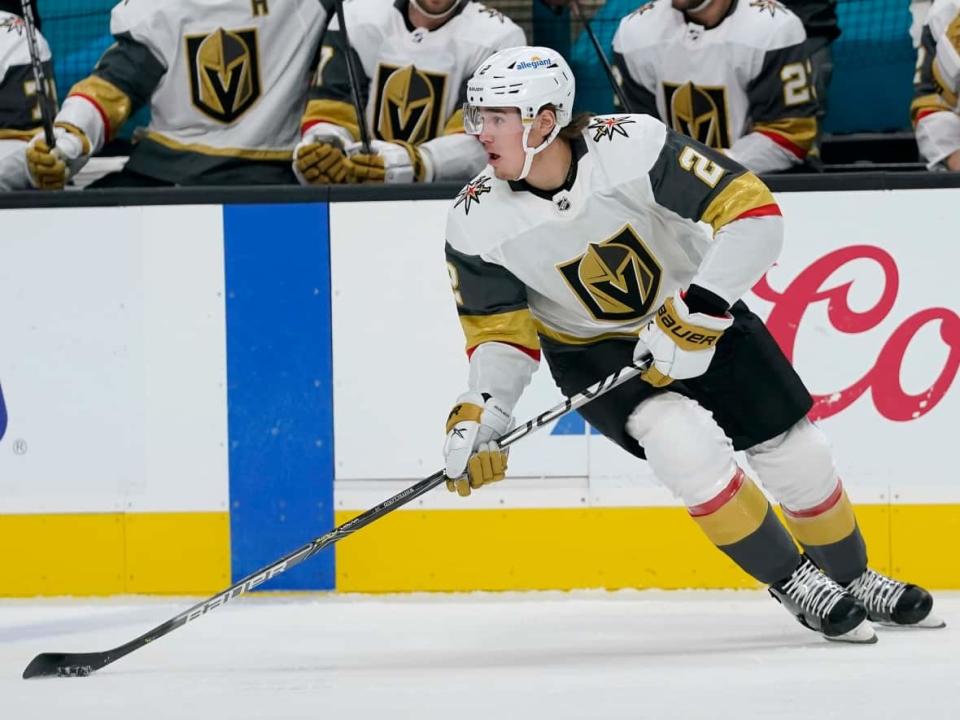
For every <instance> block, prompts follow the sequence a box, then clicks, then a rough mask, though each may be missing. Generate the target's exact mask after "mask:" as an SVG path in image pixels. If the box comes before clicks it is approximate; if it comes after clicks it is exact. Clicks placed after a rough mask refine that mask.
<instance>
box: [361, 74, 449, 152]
mask: <svg viewBox="0 0 960 720" xmlns="http://www.w3.org/2000/svg"><path fill="white" fill-rule="evenodd" d="M374 87H375V88H376V95H375V97H376V105H375V106H374V118H375V119H376V125H375V127H374V132H375V134H376V136H377V137H378V138H379V139H381V140H386V141H388V142H394V141H401V142H408V143H411V144H413V145H418V144H420V143H422V142H425V141H427V140H432V139H433V138H435V137H437V134H438V133H439V131H440V122H441V115H442V114H443V106H444V99H445V96H446V87H447V76H446V75H445V74H441V73H432V72H427V71H425V70H420V69H418V68H417V67H416V66H415V65H405V66H404V67H398V66H396V65H383V64H380V65H377V74H376V78H375V80H374Z"/></svg>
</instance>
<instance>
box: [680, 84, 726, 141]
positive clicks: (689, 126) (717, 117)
mask: <svg viewBox="0 0 960 720" xmlns="http://www.w3.org/2000/svg"><path fill="white" fill-rule="evenodd" d="M663 95H664V99H665V101H666V110H667V113H666V114H667V117H666V119H665V121H666V124H667V125H668V126H669V127H672V128H673V129H674V130H676V131H677V132H679V133H683V134H684V135H687V136H689V137H692V138H694V139H695V140H699V141H700V142H702V143H703V144H704V145H708V146H710V147H712V148H716V149H720V148H728V147H730V145H731V140H730V126H729V124H728V121H727V89H726V88H725V87H723V86H722V85H721V86H713V87H711V86H707V85H694V84H693V83H692V82H687V83H684V84H682V85H676V84H674V83H668V82H665V83H663Z"/></svg>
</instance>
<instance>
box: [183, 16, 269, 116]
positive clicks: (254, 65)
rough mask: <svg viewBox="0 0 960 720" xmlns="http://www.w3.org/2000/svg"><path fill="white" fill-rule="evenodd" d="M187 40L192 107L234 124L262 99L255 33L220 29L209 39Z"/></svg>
mask: <svg viewBox="0 0 960 720" xmlns="http://www.w3.org/2000/svg"><path fill="white" fill-rule="evenodd" d="M184 40H185V42H186V46H187V58H188V60H189V71H190V96H191V99H192V100H193V104H194V105H195V106H196V107H197V108H198V109H200V110H201V111H202V112H203V113H204V114H205V115H208V116H210V117H211V118H213V119H214V120H218V121H220V122H222V123H232V122H233V121H234V120H236V119H237V118H239V117H240V116H241V115H243V114H244V113H245V112H246V111H247V110H249V109H250V108H251V107H252V106H253V104H254V103H255V102H256V101H257V100H258V99H259V97H260V93H261V85H260V57H259V53H258V49H257V31H256V29H255V28H253V29H249V30H224V29H223V28H219V29H217V30H216V31H215V32H212V33H210V34H209V35H188V36H186V37H185V38H184Z"/></svg>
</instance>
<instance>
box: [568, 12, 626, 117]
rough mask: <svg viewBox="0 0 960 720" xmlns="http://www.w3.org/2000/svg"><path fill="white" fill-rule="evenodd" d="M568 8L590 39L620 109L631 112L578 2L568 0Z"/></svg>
mask: <svg viewBox="0 0 960 720" xmlns="http://www.w3.org/2000/svg"><path fill="white" fill-rule="evenodd" d="M570 6H571V7H572V8H573V9H574V11H575V12H576V14H577V19H578V20H579V21H580V22H581V23H583V29H584V30H586V31H587V36H588V37H589V38H590V42H591V43H593V49H594V50H596V52H597V59H599V60H600V64H601V65H603V71H604V72H605V73H606V74H607V80H609V81H610V87H612V88H613V91H614V92H615V93H616V94H617V99H618V100H619V101H620V107H622V108H623V109H624V112H631V110H630V103H629V102H628V101H627V96H626V95H624V93H623V88H622V87H620V83H618V82H617V78H616V77H615V76H614V74H613V68H611V67H610V62H609V61H608V60H607V56H606V54H605V53H604V52H603V48H601V47H600V41H599V40H597V36H596V35H595V34H594V32H593V28H592V27H590V21H589V20H587V16H586V15H584V14H583V9H582V8H581V7H580V2H579V0H570Z"/></svg>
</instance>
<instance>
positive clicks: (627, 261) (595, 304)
mask: <svg viewBox="0 0 960 720" xmlns="http://www.w3.org/2000/svg"><path fill="white" fill-rule="evenodd" d="M557 270H559V271H560V273H561V274H562V275H563V277H564V279H565V280H566V281H567V284H568V285H569V286H570V289H571V290H573V292H574V294H575V295H576V296H577V298H578V299H579V300H580V302H582V303H583V305H584V307H586V308H587V310H588V311H589V312H590V314H591V315H593V317H595V318H596V319H597V320H616V321H628V320H634V319H638V318H641V317H643V316H644V315H646V314H647V313H648V312H650V306H651V305H652V304H653V301H654V300H655V299H656V297H657V290H658V289H659V288H660V278H661V276H662V273H663V270H662V268H661V267H660V263H659V262H657V259H656V258H655V257H654V256H653V254H652V253H651V252H650V251H649V250H648V249H647V246H646V245H644V243H643V240H641V239H640V237H639V236H638V235H637V233H636V231H634V229H633V228H632V227H631V226H630V225H629V224H628V225H624V226H623V228H621V229H620V231H619V232H618V233H617V234H616V235H614V236H613V237H611V238H608V239H607V240H604V241H603V242H600V243H590V245H589V246H588V247H587V251H586V252H585V253H584V254H583V255H581V256H580V257H578V258H575V259H573V260H570V261H569V262H566V263H562V264H560V265H558V266H557Z"/></svg>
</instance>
